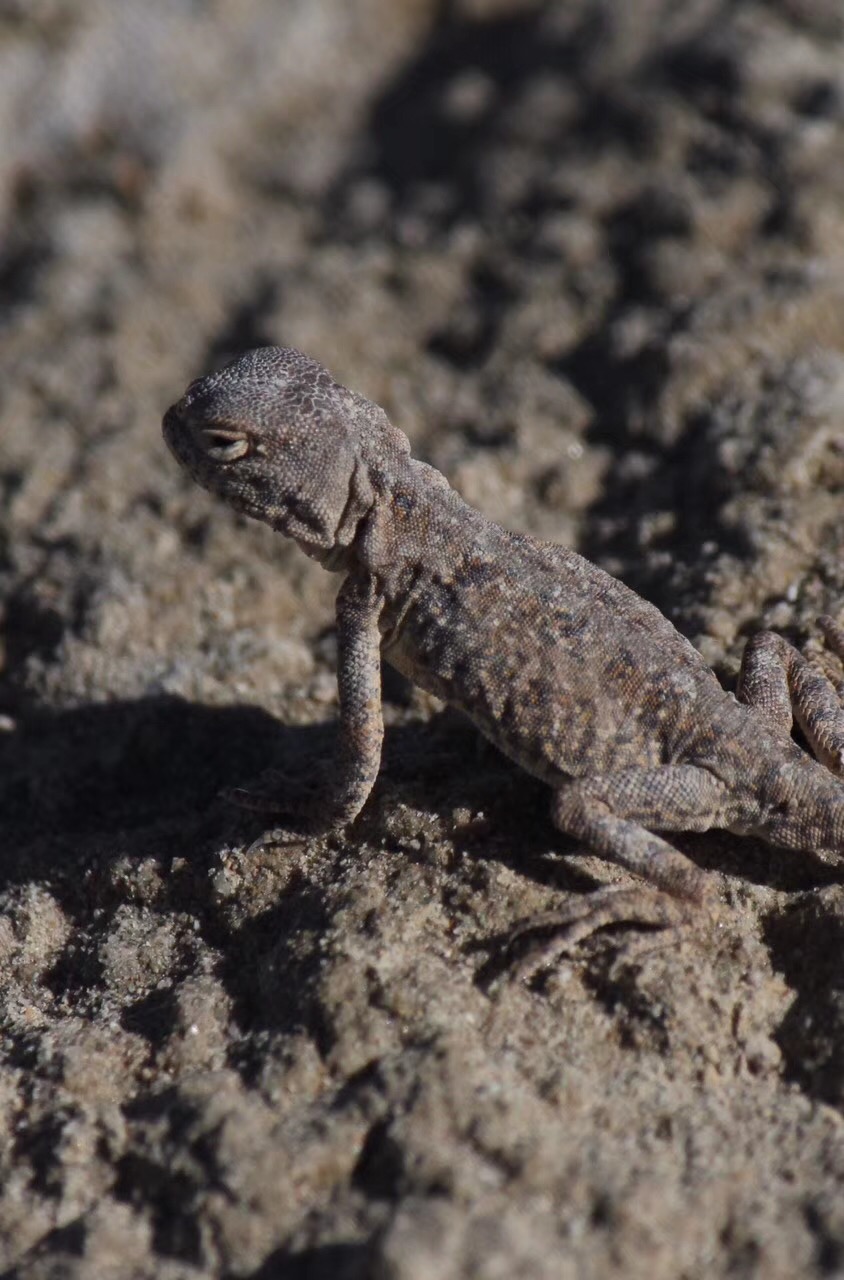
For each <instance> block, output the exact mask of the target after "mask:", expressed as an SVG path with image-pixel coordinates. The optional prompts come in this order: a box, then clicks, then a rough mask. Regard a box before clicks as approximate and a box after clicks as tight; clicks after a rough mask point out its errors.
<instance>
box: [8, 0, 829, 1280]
mask: <svg viewBox="0 0 844 1280" xmlns="http://www.w3.org/2000/svg"><path fill="white" fill-rule="evenodd" d="M842 68H844V13H842V10H841V6H840V5H839V4H838V3H837V0H768V2H767V3H762V0H759V2H758V3H754V2H753V0H746V2H745V3H739V4H735V5H724V4H723V3H722V2H721V0H686V2H685V3H680V4H678V3H676V2H673V0H635V2H631V3H628V4H625V5H621V4H618V3H615V2H614V0H567V2H563V0H558V2H557V3H550V4H543V5H534V4H532V3H527V2H525V0H521V2H517V0H452V3H450V4H447V5H442V4H438V3H435V0H360V2H359V3H356V4H354V5H350V4H347V3H345V0H293V2H292V3H289V4H287V5H279V4H277V3H275V0H218V2H217V3H215V4H214V5H207V6H206V5H199V4H195V3H191V2H190V0H178V3H172V2H170V0H143V3H142V2H141V0H136V2H135V3H129V4H123V5H109V4H107V3H105V0H103V2H102V3H99V4H98V3H92V4H90V5H88V6H82V5H78V4H77V3H75V2H74V0H27V3H23V0H6V3H3V4H2V5H0V128H2V135H3V138H4V146H3V154H2V157H0V289H2V296H3V301H4V305H3V310H2V315H0V373H1V374H2V376H1V377H0V388H2V390H0V395H2V411H3V418H2V421H3V427H2V440H0V494H2V505H0V513H2V526H0V645H1V646H2V669H0V858H2V861H0V869H1V870H2V874H0V1015H2V1016H1V1017H0V1028H2V1057H0V1100H2V1106H0V1268H2V1269H3V1270H4V1271H8V1272H9V1273H14V1274H15V1275H18V1276H22V1277H25V1278H26V1280H41V1278H42V1277H43V1278H45V1280H46V1278H47V1277H50V1278H53V1277H97V1278H98V1280H99V1278H101V1277H111V1276H114V1277H126V1276H137V1277H147V1276H148V1277H156V1278H158V1277H161V1278H162V1280H193V1278H196V1280H200V1278H203V1277H212V1276H226V1277H253V1278H255V1280H257V1278H258V1277H262V1278H263V1280H269V1278H271V1277H280V1278H282V1280H288V1278H290V1280H305V1278H307V1280H329V1278H330V1280H366V1278H368V1277H375V1278H376V1280H451V1278H452V1277H453V1278H454V1280H470V1278H472V1280H475V1278H478V1280H503V1278H504V1277H506V1278H507V1280H509V1278H511V1277H520V1278H523V1280H557V1278H560V1280H569V1278H571V1280H575V1278H577V1280H584V1278H585V1280H592V1278H595V1280H597V1278H600V1277H610V1276H624V1277H626V1278H631V1280H636V1277H639V1276H642V1277H646V1278H647V1280H663V1278H665V1280H669V1278H671V1280H674V1278H676V1277H678V1276H684V1277H688V1278H690V1280H692V1278H696V1277H701V1278H703V1277H707V1278H708V1277H718V1276H725V1277H726V1276H730V1277H757V1276H758V1277H765V1278H766V1280H778V1278H779V1277H783V1278H785V1277H788V1278H791V1277H794V1276H798V1275H799V1276H817V1277H821V1276H834V1275H837V1274H840V1273H842V1272H844V1207H843V1206H844V978H842V970H841V955H842V944H844V892H842V888H841V884H840V875H836V873H835V871H834V869H831V868H828V867H823V866H819V865H818V864H817V863H815V862H813V861H812V860H811V859H799V858H795V857H794V856H793V855H786V854H780V853H777V852H774V851H772V850H770V849H767V848H764V847H763V846H761V845H759V846H757V845H755V844H753V843H752V842H750V841H741V842H740V841H737V840H735V839H731V838H729V837H727V836H721V835H717V834H713V835H709V836H706V837H697V838H695V839H691V838H690V839H688V840H687V841H686V842H685V844H684V847H686V848H688V850H689V851H690V852H691V853H692V855H693V856H694V857H695V858H696V859H697V860H698V861H699V862H700V863H701V864H702V865H705V866H707V867H710V868H711V869H712V870H713V871H714V872H716V873H717V874H719V876H720V877H721V879H722V884H723V893H724V897H725V900H726V901H727V902H728V903H729V910H728V911H727V912H726V915H725V918H726V920H727V923H726V924H725V926H724V927H723V928H722V929H721V930H720V931H719V932H718V933H717V934H715V935H712V934H711V933H710V934H707V933H706V932H705V931H701V932H700V933H699V934H697V935H695V936H690V937H688V938H686V939H684V940H683V942H682V944H679V945H677V944H672V945H671V946H670V947H668V948H665V947H663V948H659V947H658V946H656V945H655V947H654V949H652V950H651V951H648V952H645V953H643V954H640V955H638V956H636V958H635V959H624V958H623V957H618V956H617V955H616V953H615V952H614V951H613V949H612V948H611V947H609V946H607V945H605V946H603V947H598V948H596V949H593V951H592V952H591V954H590V953H584V954H582V955H579V956H578V957H576V958H574V959H572V960H571V961H569V962H566V963H564V964H562V965H561V966H560V968H559V969H558V970H557V971H556V972H554V973H553V974H551V975H549V976H548V977H547V979H546V980H545V981H544V982H541V983H538V984H536V985H534V986H533V987H532V988H525V987H522V986H518V985H515V984H512V983H508V982H507V980H506V976H502V974H501V973H500V970H499V967H498V966H497V965H496V963H495V959H496V941H497V940H498V939H500V938H501V937H502V936H505V935H506V933H507V930H508V928H509V927H510V926H511V925H512V923H513V922H514V921H516V920H518V919H521V918H522V917H524V916H526V915H529V914H531V913H532V912H534V911H537V910H541V909H542V908H543V907H545V906H546V905H548V904H550V903H554V902H556V901H558V900H559V896H560V895H561V894H562V893H563V892H566V891H579V892H582V891H585V890H587V889H588V888H589V887H591V886H593V885H594V883H595V882H596V881H600V880H605V879H606V878H607V877H608V876H609V875H611V874H612V873H611V872H609V871H608V869H607V868H606V867H605V866H604V865H602V864H601V863H600V862H598V861H597V860H595V859H592V858H588V857H585V856H583V855H582V854H580V853H579V852H578V851H577V850H576V849H568V850H563V849H561V847H560V844H559V842H558V841H557V840H556V839H555V836H554V833H553V831H552V829H551V826H550V823H549V822H547V821H546V818H545V809H546V799H545V794H544V792H543V789H542V788H541V787H538V786H537V785H536V784H534V783H532V782H531V781H530V780H528V779H526V778H524V777H523V776H521V775H520V774H519V773H518V772H517V771H516V770H514V769H512V768H511V767H510V766H509V765H508V764H507V763H506V762H505V761H503V760H502V759H501V758H500V757H498V756H497V755H495V753H494V752H492V751H491V750H488V749H486V748H479V747H478V743H477V739H476V735H475V734H474V732H473V731H472V730H471V729H470V728H468V727H467V726H466V725H465V724H464V723H462V722H461V721H460V719H459V718H458V717H456V716H455V715H453V714H452V713H450V712H443V711H441V710H440V709H438V708H437V707H435V706H434V705H433V704H432V703H431V702H430V701H429V700H427V699H425V698H423V697H421V696H420V695H418V694H417V693H415V692H414V691H411V690H409V689H408V688H407V687H406V686H404V685H403V684H402V683H401V681H399V680H398V679H397V678H396V679H390V681H389V683H388V698H389V702H388V707H387V715H388V722H389V730H388V741H387V747H386V753H385V764H384V770H383V773H382V776H381V779H380V781H379V784H378V787H377V790H376V793H375V795H374V797H373V800H372V802H371V803H370V805H369V806H368V808H367V809H366V811H365V812H364V815H363V816H362V818H361V820H360V821H359V822H358V824H356V826H355V828H354V829H353V830H352V831H351V832H349V833H348V835H347V836H345V837H343V838H336V839H331V840H329V841H321V842H320V841H317V842H313V843H311V844H303V845H302V846H301V847H295V848H293V849H289V850H280V849H267V850H264V851H261V852H259V853H255V854H251V855H247V853H246V852H245V849H246V847H247V846H248V845H249V843H250V842H251V841H252V840H254V838H255V837H256V836H257V835H258V834H259V828H258V827H256V826H255V823H254V822H253V821H252V819H251V818H249V816H248V815H244V814H240V813H238V812H236V811H233V810H231V809H230V808H228V807H227V806H225V805H224V804H223V803H222V802H221V801H220V800H218V799H217V793H218V791H219V789H220V788H221V787H222V786H223V785H225V784H229V783H233V782H241V781H244V780H246V779H248V778H249V777H250V776H254V774H256V773H257V772H259V771H260V769H261V768H262V767H264V766H265V765H267V764H270V763H273V764H275V765H277V766H279V767H282V768H285V769H289V770H291V771H293V772H296V771H297V770H299V771H307V769H308V767H309V765H310V764H311V763H312V762H316V761H318V760H319V759H321V758H322V757H323V755H324V753H325V750H326V745H327V744H328V743H329V742H330V735H331V721H332V719H333V716H334V684H333V659H332V648H333V636H332V594H333V590H334V587H335V583H334V582H333V581H332V580H331V579H330V578H329V577H328V575H325V574H324V573H323V572H322V571H321V570H319V569H318V568H317V567H316V566H314V565H311V564H309V563H308V562H306V561H305V559H304V557H302V556H301V555H300V554H298V553H297V552H296V550H295V549H294V548H292V547H288V546H287V545H285V544H284V543H283V542H282V540H280V539H278V538H274V537H273V536H272V534H270V533H269V532H268V531H267V530H265V529H264V528H261V527H258V526H253V525H247V524H246V523H245V522H244V521H242V520H239V519H238V518H236V517H235V516H233V515H232V514H230V513H229V512H228V511H227V510H225V509H224V508H222V507H221V506H220V505H215V504H214V503H213V502H212V500H211V499H210V498H209V497H208V496H207V495H206V494H204V493H201V492H200V491H199V490H198V489H195V488H193V487H192V486H191V485H190V482H189V481H188V480H187V479H186V478H185V477H184V476H183V475H182V474H181V473H180V472H179V471H178V469H177V468H176V467H175V466H174V465H173V464H172V462H171V460H170V459H169V458H168V456H167V454H166V452H165V449H164V446H163V444H162V441H161V438H160V432H159V421H160V417H161V413H162V411H163V409H164V408H165V407H166V406H167V405H168V404H169V403H170V402H171V401H172V400H173V399H174V398H175V397H176V396H177V395H178V394H180V393H181V391H182V389H183V387H184V385H185V384H186V382H187V381H188V380H189V379H190V378H191V377H193V376H195V375H198V374H200V373H202V372H205V371H207V370H208V369H209V368H211V367H212V366H214V365H216V364H218V363H221V362H222V361H224V360H225V359H226V358H228V357H229V356H231V355H234V354H236V353H237V352H238V351H240V350H242V349H243V348H246V347H250V346H254V345H257V344H261V343H265V342H280V343H284V344H289V345H296V346H300V347H303V348H304V349H306V350H308V351H309V352H311V353H312V354H313V355H315V356H317V357H318V358H319V359H320V360H322V361H323V362H324V363H325V364H326V365H328V367H329V368H330V369H331V370H332V371H333V372H334V373H335V374H336V375H337V376H338V377H339V378H340V379H341V380H342V381H345V382H347V383H349V384H350V385H351V386H353V387H356V388H358V389H359V390H361V391H362V392H364V393H365V394H366V395H367V396H369V397H371V398H372V399H375V400H378V401H380V402H381V403H382V404H384V406H385V408H386V409H387V410H388V412H389V413H390V414H391V415H392V416H393V417H394V418H395V420H396V421H397V422H398V423H399V425H401V426H402V428H403V429H405V430H406V431H407V432H408V434H409V435H410V436H411V438H412V440H413V443H414V447H415V450H416V452H417V453H418V454H419V455H421V456H423V457H426V458H428V459H429V460H430V461H432V462H434V463H435V464H436V465H437V466H439V467H440V468H441V469H443V470H444V471H446V472H447V474H448V475H449V477H450V478H451V480H452V481H453V482H454V483H455V484H456V485H457V486H458V487H459V488H460V489H461V491H462V492H463V493H464V495H465V496H466V497H467V498H468V499H469V500H470V501H472V502H474V503H475V504H476V505H478V506H479V507H481V508H483V509H484V510H485V511H486V512H487V513H488V514H490V515H492V516H494V517H495V518H496V519H498V520H500V521H501V522H503V523H506V524H509V525H511V526H513V527H517V528H523V529H529V530H531V531H533V532H535V533H538V534H540V535H541V536H544V537H548V538H552V539H554V540H556V541H561V542H567V543H569V544H571V545H574V546H577V547H578V548H579V549H580V550H582V551H584V552H585V553H586V554H587V555H590V556H592V557H593V558H595V559H597V560H598V561H600V563H601V564H602V565H604V567H606V568H609V569H610V570H611V571H613V572H615V573H618V574H619V575H620V576H622V577H623V578H624V579H625V580H626V581H627V582H629V583H630V584H631V585H632V586H634V587H635V588H636V589H638V590H639V591H641V592H642V593H643V594H645V595H646V596H648V597H649V598H650V599H652V600H653V601H654V602H655V603H657V604H658V605H659V606H660V607H662V608H663V609H665V610H666V612H668V613H669V615H670V616H671V617H672V618H673V620H674V621H675V622H676V623H677V625H678V626H679V627H680V628H681V629H682V630H683V631H685V632H686V634H688V635H689V636H690V637H691V638H692V639H693V640H694V641H695V642H696V643H697V644H698V645H699V647H700V648H701V649H702V651H703V652H704V653H705V655H706V656H707V658H708V659H709V660H710V661H711V662H712V663H713V664H714V665H715V666H716V668H717V669H718V670H719V672H720V673H721V674H722V675H723V677H724V679H725V680H726V681H727V682H729V681H731V680H732V679H734V676H735V672H736V669H737V663H738V659H739V655H740V652H741V647H742V643H743V640H744V638H745V636H746V635H747V634H748V633H749V632H750V631H751V630H753V629H754V628H756V627H758V626H760V625H768V626H774V627H776V628H777V629H779V630H781V631H783V632H784V633H785V634H787V635H789V636H790V637H791V638H793V639H796V640H798V641H804V640H806V639H807V638H811V636H812V626H813V620H814V617H815V616H816V615H817V614H818V613H819V612H824V611H828V612H833V613H835V612H837V611H839V610H840V609H841V607H842V605H844V522H842V519H841V514H842V504H844V272H842V267H841V262H842V248H844V70H842ZM830 670H831V672H832V674H833V676H835V678H837V679H839V680H840V679H841V676H842V672H841V671H840V669H839V670H837V671H836V669H835V667H834V665H831V666H830ZM563 853H566V854H567V856H565V857H563V856H561V854H563ZM655 941H656V940H655Z"/></svg>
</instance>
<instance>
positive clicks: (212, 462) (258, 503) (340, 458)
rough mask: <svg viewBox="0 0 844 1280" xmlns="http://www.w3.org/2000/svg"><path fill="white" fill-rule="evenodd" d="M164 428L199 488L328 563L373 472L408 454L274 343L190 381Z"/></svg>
mask: <svg viewBox="0 0 844 1280" xmlns="http://www.w3.org/2000/svg"><path fill="white" fill-rule="evenodd" d="M163 430H164V439H165V440H166V442H167V444H168V446H169V448H170V450H171V452H172V453H173V455H174V456H175V458H176V459H177V461H178V462H179V463H180V464H181V465H182V466H183V467H185V469H186V470H187V471H189V472H190V474H191V475H192V476H193V478H194V479H195V480H196V481H197V482H198V483H199V484H201V485H202V486H203V488H205V489H209V490H210V491H211V492H212V493H215V494H217V495H218V496H219V497H221V498H223V499H224V500H225V501H226V502H227V503H228V504H229V505H230V506H232V507H234V508H235V510H237V511H240V512H243V513H244V514H245V515H248V516H252V517H254V518H255V519H257V520H263V521H264V522H265V523H266V524H269V525H271V526H272V527H273V528H274V529H278V530H279V531H280V532H282V533H285V534H287V535H288V536H290V537H292V538H295V540H296V541H297V542H298V543H299V545H300V546H301V547H302V548H303V549H304V550H305V551H307V552H308V554H309V555H312V556H314V557H315V558H317V559H319V560H321V561H322V562H323V563H328V564H329V566H331V564H332V561H333V560H334V559H336V558H337V557H338V555H339V556H342V554H343V552H344V551H345V549H346V548H348V547H349V546H350V545H351V543H352V542H353V540H354V537H355V534H356V532H357V529H358V526H359V525H360V522H361V520H362V519H363V517H364V516H365V515H366V513H367V512H368V511H369V510H370V508H371V507H372V504H373V502H374V499H375V489H374V488H373V485H376V486H377V485H378V477H379V475H381V474H389V469H390V460H391V458H395V457H396V455H397V454H407V453H408V452H409V449H410V446H409V444H408V442H407V439H406V437H405V436H404V435H402V433H401V432H400V431H398V430H397V429H396V428H395V427H393V426H392V424H391V423H390V422H389V420H388V419H387V417H386V415H385V414H384V412H383V410H382V409H379V408H378V406H377V405H374V404H371V403H370V402H369V401H368V400H365V399H364V398H363V397H362V396H359V395H357V394H356V393H355V392H352V391H349V390H347V388H345V387H342V386H341V385H340V384H339V383H337V382H335V381H334V379H333V378H332V377H331V375H330V374H329V373H328V371H327V370H326V369H324V368H323V366H322V365H321V364H318V363H317V361H316V360H311V359H310V358H309V357H308V356H305V355H303V354H302V352H301V351H295V350H293V349H292V348H282V347H259V348H258V349H256V350H254V351H249V352H247V353H246V354H245V355H242V356H240V357H238V359H236V360H234V361H232V363H231V364H228V365H226V367H225V368H224V369H221V370H220V371H219V372H218V373H212V374H208V375H207V376H206V377H204V378H199V379H197V381H195V382H192V383H191V384H190V386H189V387H188V389H187V391H186V392H185V394H184V395H183V396H182V398H181V400H179V401H178V402H177V403H176V404H174V405H173V406H172V407H171V408H170V409H168V411H167V413H166V414H165V416H164V423H163Z"/></svg>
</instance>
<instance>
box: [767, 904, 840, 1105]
mask: <svg viewBox="0 0 844 1280" xmlns="http://www.w3.org/2000/svg"><path fill="white" fill-rule="evenodd" d="M765 940H766V942H767V944H768V946H769V948H770V950H771V956H772V959H773V962H774V965H775V967H776V968H777V969H778V970H779V971H780V973H782V974H783V976H784V977H785V980H786V982H787V983H788V985H789V986H790V987H791V988H792V989H793V990H794V992H795V996H796V998H795V1000H794V1003H793V1004H792V1005H791V1007H790V1008H789V1010H788V1013H787V1014H786V1016H785V1017H784V1019H783V1021H782V1023H781V1025H780V1027H779V1030H778V1032H777V1035H776V1040H777V1043H778V1044H779V1046H780V1049H781V1051H782V1054H783V1059H784V1062H785V1069H786V1076H787V1078H788V1079H790V1080H793V1081H794V1082H795V1083H796V1084H798V1085H799V1087H800V1088H801V1089H802V1090H803V1092H804V1093H805V1094H806V1095H807V1096H808V1097H810V1098H813V1099H815V1100H818V1101H821V1102H828V1103H831V1104H832V1105H834V1106H838V1107H840V1106H842V1104H844V977H842V973H841V954H842V951H844V905H842V895H841V890H840V889H839V888H829V889H827V890H825V891H824V892H823V893H822V894H812V895H807V896H806V897H803V898H801V899H800V900H799V901H797V902H795V903H793V904H792V905H790V906H788V907H786V909H785V910H784V911H778V912H772V913H771V915H770V916H769V917H768V919H767V921H766V925H765Z"/></svg>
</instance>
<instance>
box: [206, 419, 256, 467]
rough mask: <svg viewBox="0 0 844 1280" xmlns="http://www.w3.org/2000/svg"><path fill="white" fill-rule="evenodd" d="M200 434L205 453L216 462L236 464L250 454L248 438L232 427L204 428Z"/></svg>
mask: <svg viewBox="0 0 844 1280" xmlns="http://www.w3.org/2000/svg"><path fill="white" fill-rule="evenodd" d="M200 434H201V436H202V444H203V447H204V449H205V452H206V453H207V455H208V457H209V458H213V459H214V461H215V462H236V461H237V459H238V458H243V457H245V456H246V454H247V453H248V452H249V440H248V439H247V437H246V436H245V435H244V434H243V432H242V431H237V430H235V429H234V428H232V427H203V428H202V431H201V432H200Z"/></svg>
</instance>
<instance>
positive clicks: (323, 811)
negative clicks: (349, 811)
mask: <svg viewBox="0 0 844 1280" xmlns="http://www.w3.org/2000/svg"><path fill="white" fill-rule="evenodd" d="M323 783H324V779H323V777H322V775H321V774H320V777H319V778H316V779H315V778H313V777H311V778H309V779H308V781H307V782H305V783H302V782H301V779H298V778H296V779H292V778H291V777H290V776H289V775H288V774H285V773H282V772H281V771H280V770H278V769H267V770H265V771H264V773H262V774H261V775H260V777H259V778H257V779H256V781H255V782H254V783H251V784H250V785H249V786H246V787H226V788H225V789H224V790H223V791H221V792H220V796H221V798H222V799H223V800H227V801H228V802H229V803H230V804H235V805H237V806H238V808H240V809H247V810H248V811H249V812H250V813H264V814H274V815H276V816H277V817H280V818H281V819H282V820H283V821H285V820H286V821H285V825H284V826H280V827H274V828H273V829H272V830H268V831H266V832H264V834H263V835H262V836H260V837H259V839H257V840H255V841H254V842H253V843H252V844H251V845H250V846H249V848H248V849H247V853H255V852H257V850H259V849H262V848H264V847H266V846H267V845H271V844H280V845H289V844H297V843H299V842H300V841H302V840H307V839H308V838H313V837H314V836H320V835H327V834H328V833H329V832H330V831H336V830H337V829H338V828H340V827H343V826H345V825H346V823H347V822H348V818H347V816H346V815H345V814H343V813H342V811H341V810H339V809H336V808H335V806H333V805H332V803H331V799H330V797H327V796H326V790H327V788H326V786H325V785H323ZM291 792H292V794H291Z"/></svg>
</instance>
